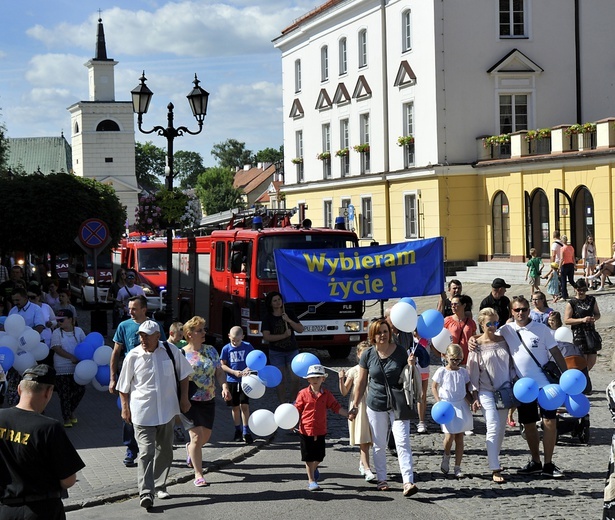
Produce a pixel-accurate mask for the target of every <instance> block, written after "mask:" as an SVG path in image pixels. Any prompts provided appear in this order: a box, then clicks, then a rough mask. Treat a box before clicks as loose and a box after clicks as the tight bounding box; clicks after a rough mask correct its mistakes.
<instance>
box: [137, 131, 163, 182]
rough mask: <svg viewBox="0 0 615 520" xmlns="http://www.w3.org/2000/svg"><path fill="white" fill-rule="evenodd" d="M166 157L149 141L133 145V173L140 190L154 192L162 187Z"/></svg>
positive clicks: (161, 150)
mask: <svg viewBox="0 0 615 520" xmlns="http://www.w3.org/2000/svg"><path fill="white" fill-rule="evenodd" d="M166 156H167V154H166V152H165V151H164V150H163V149H162V148H158V147H157V146H156V145H155V144H154V143H152V142H151V141H147V142H146V143H144V144H141V143H138V142H137V143H135V170H136V171H135V173H136V176H137V183H138V184H139V186H141V188H144V189H146V190H148V191H156V190H157V189H159V188H160V187H161V186H162V181H161V179H164V167H165V165H166Z"/></svg>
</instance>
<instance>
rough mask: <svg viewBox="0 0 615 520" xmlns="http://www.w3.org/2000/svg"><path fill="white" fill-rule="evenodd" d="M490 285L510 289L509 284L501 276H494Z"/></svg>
mask: <svg viewBox="0 0 615 520" xmlns="http://www.w3.org/2000/svg"><path fill="white" fill-rule="evenodd" d="M491 287H493V288H494V289H500V288H502V287H506V288H507V289H510V285H508V284H507V283H506V282H505V281H504V279H503V278H494V279H493V282H491Z"/></svg>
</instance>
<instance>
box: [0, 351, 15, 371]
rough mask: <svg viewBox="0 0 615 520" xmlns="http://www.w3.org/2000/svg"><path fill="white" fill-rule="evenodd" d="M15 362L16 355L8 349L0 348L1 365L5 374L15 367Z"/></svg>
mask: <svg viewBox="0 0 615 520" xmlns="http://www.w3.org/2000/svg"><path fill="white" fill-rule="evenodd" d="M14 361H15V353H14V352H13V351H12V350H11V349H10V348H8V347H0V365H2V370H4V372H5V373H6V372H8V370H9V368H11V367H12V366H13V362H14Z"/></svg>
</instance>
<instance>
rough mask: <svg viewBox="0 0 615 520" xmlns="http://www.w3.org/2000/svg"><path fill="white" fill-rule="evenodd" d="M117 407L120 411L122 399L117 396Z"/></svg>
mask: <svg viewBox="0 0 615 520" xmlns="http://www.w3.org/2000/svg"><path fill="white" fill-rule="evenodd" d="M116 404H117V407H118V408H119V409H120V411H121V410H122V398H121V397H120V396H119V395H118V396H117V402H116Z"/></svg>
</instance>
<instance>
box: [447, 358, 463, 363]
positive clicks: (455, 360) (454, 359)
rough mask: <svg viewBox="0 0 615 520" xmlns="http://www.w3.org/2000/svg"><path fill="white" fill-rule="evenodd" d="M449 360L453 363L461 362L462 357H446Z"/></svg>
mask: <svg viewBox="0 0 615 520" xmlns="http://www.w3.org/2000/svg"><path fill="white" fill-rule="evenodd" d="M448 359H449V361H452V362H453V363H461V362H462V361H463V359H462V358H456V357H455V358H448Z"/></svg>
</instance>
